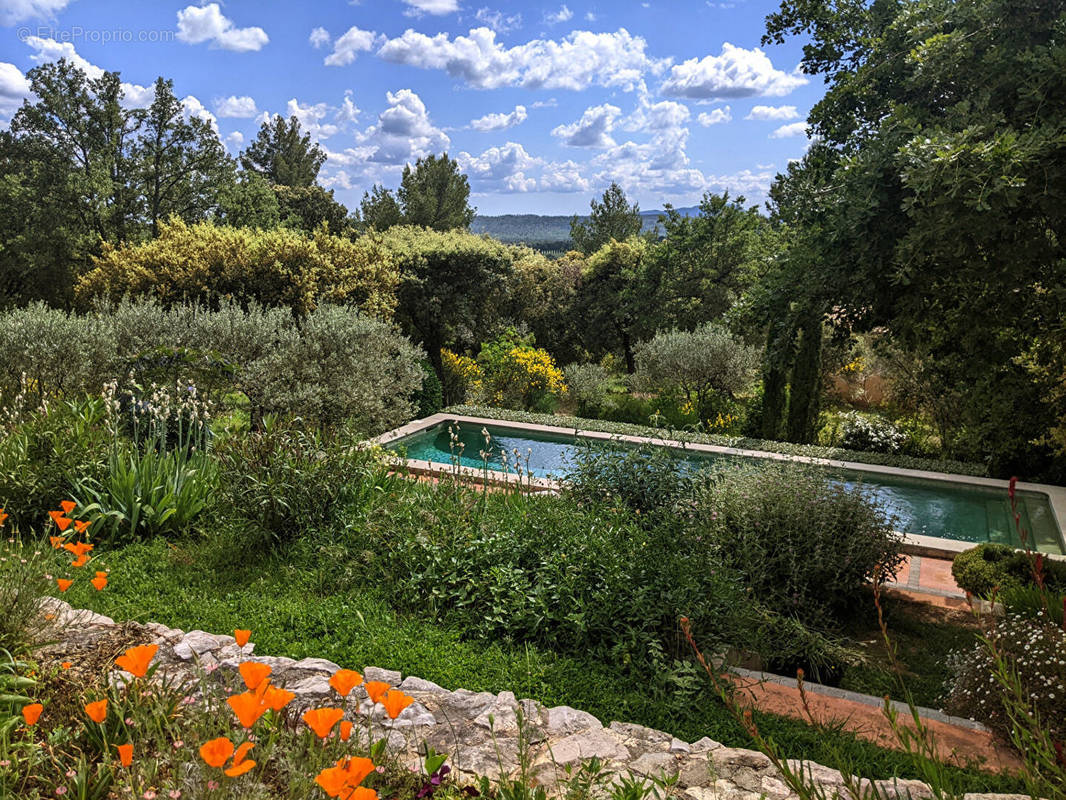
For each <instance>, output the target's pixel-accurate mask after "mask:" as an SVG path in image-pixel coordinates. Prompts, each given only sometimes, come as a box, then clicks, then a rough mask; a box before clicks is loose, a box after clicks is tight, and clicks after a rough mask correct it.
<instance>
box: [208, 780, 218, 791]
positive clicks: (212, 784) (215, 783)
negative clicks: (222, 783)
mask: <svg viewBox="0 0 1066 800" xmlns="http://www.w3.org/2000/svg"><path fill="white" fill-rule="evenodd" d="M207 788H208V789H210V790H211V791H212V792H213V791H215V789H217V788H218V781H208V782H207Z"/></svg>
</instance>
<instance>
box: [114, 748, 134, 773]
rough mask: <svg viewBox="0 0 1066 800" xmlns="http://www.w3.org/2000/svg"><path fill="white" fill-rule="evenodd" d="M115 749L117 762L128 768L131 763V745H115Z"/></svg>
mask: <svg viewBox="0 0 1066 800" xmlns="http://www.w3.org/2000/svg"><path fill="white" fill-rule="evenodd" d="M115 749H116V750H118V762H119V763H120V764H121V765H122V766H124V767H127V768H128V767H129V765H130V764H132V763H133V745H132V744H117V745H115Z"/></svg>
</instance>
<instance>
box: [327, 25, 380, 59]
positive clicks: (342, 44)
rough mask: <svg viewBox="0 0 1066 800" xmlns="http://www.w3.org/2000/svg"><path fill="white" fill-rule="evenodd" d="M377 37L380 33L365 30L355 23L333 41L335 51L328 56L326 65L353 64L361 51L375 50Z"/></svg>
mask: <svg viewBox="0 0 1066 800" xmlns="http://www.w3.org/2000/svg"><path fill="white" fill-rule="evenodd" d="M377 38H378V35H377V34H376V33H374V32H373V31H364V30H362V29H361V28H359V27H358V26H356V25H353V26H352V27H350V28H349V29H348V30H347V31H346V32H345V33H344V35H343V36H341V37H340V38H339V39H337V41H335V42H334V43H333V52H332V53H330V54H329V55H328V56H326V60H325V64H326V66H328V67H343V66H345V65H347V64H351V63H352V62H353V61H355V58H356V56H357V55H358V54H359V53H365V52H366V51H368V50H373V49H374V44H375V42H376V41H377Z"/></svg>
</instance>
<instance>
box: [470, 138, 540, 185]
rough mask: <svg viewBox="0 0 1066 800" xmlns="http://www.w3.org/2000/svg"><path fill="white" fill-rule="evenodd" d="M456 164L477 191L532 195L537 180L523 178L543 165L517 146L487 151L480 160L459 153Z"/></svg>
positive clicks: (491, 148) (512, 143)
mask: <svg viewBox="0 0 1066 800" xmlns="http://www.w3.org/2000/svg"><path fill="white" fill-rule="evenodd" d="M456 160H457V161H458V162H459V165H460V167H461V168H462V169H463V171H464V172H465V173H467V174H468V175H469V176H470V178H471V180H472V181H473V182H475V184H476V185H477V186H478V188H479V190H481V191H494V192H508V193H510V192H532V191H535V190H536V189H537V179H536V178H534V177H529V176H527V175H526V172H528V171H529V170H530V169H533V168H537V167H540V166H542V165H543V161H541V160H540V159H537V158H534V157H533V156H531V155H530V154H529V153H527V152H526V149H525V148H524V147H523V146H522V145H520V144H518V143H517V142H508V143H507V144H505V145H503V146H502V147H490V148H489V149H488V150H486V151H485V152H484V153H482V154H481V155H480V156H472V155H470V154H469V153H465V152H464V153H460V154H459V155H458V156H457V157H456Z"/></svg>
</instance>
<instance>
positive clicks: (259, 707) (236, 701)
mask: <svg viewBox="0 0 1066 800" xmlns="http://www.w3.org/2000/svg"><path fill="white" fill-rule="evenodd" d="M226 702H227V703H229V707H230V708H232V709H233V713H234V714H236V715H237V721H238V722H240V723H241V725H243V726H244V727H245V728H250V727H252V726H253V725H255V723H256V722H257V721H258V720H259V718H260V717H261V716H263V714H265V713H266V711H267V706H266V704H264V703H263V701H262V698H261V697H260V696H259V695H257V694H256V693H255V692H241V693H240V694H235V695H232V696H231V697H228V698H227V699H226Z"/></svg>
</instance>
